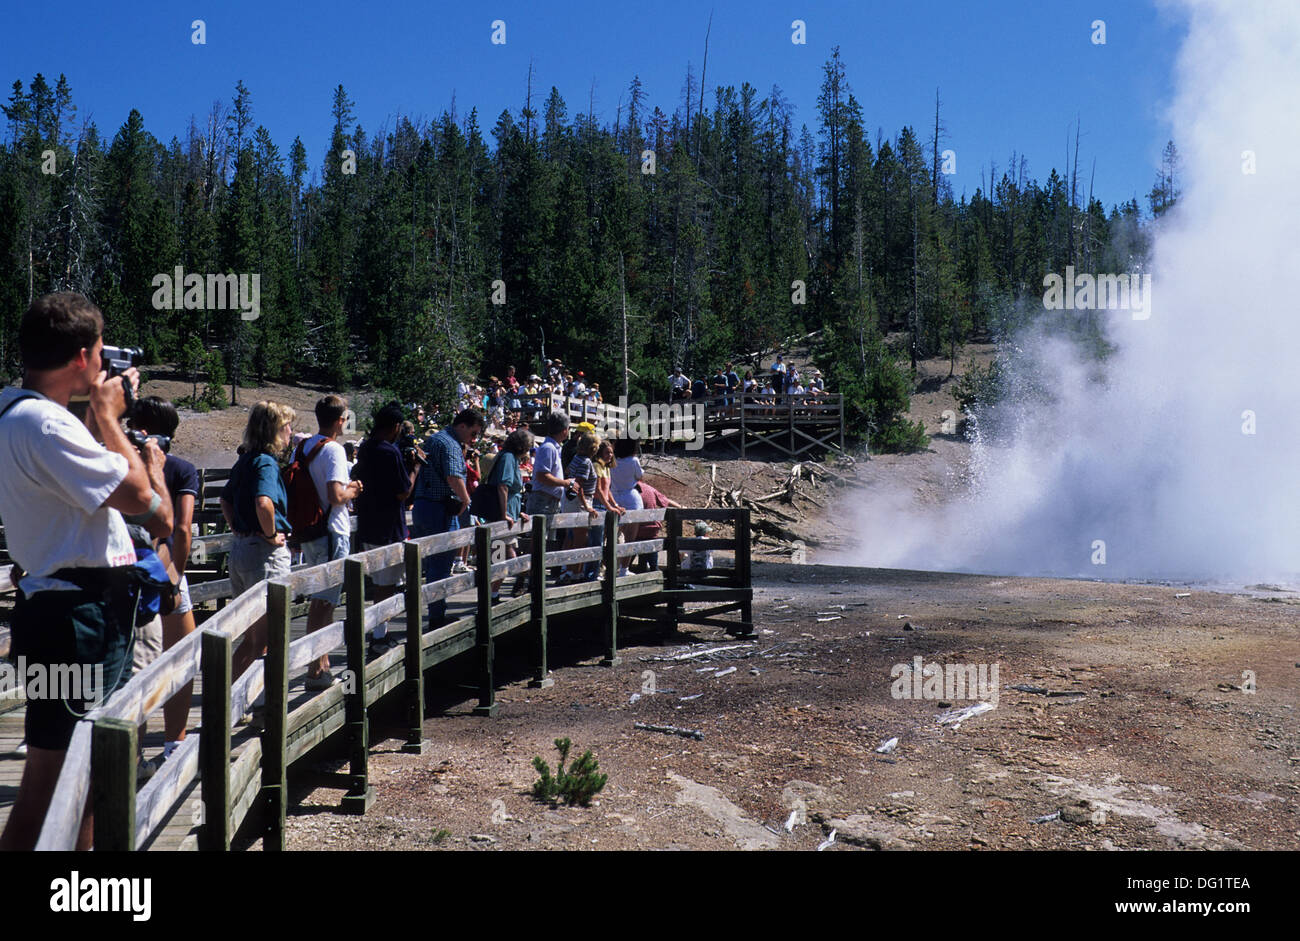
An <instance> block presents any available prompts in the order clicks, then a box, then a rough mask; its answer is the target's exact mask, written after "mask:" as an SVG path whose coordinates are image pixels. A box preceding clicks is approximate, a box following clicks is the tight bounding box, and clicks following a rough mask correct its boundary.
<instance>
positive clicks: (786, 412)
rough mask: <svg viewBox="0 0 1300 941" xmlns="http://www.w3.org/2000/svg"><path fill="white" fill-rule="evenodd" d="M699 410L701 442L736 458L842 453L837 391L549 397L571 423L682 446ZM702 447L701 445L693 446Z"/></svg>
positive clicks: (690, 437) (538, 412)
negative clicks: (625, 399)
mask: <svg viewBox="0 0 1300 941" xmlns="http://www.w3.org/2000/svg"><path fill="white" fill-rule="evenodd" d="M701 405H702V406H703V410H704V415H703V430H702V433H703V443H705V444H707V443H709V442H721V443H725V444H726V445H728V446H729V447H730V448H731V449H732V450H733V451H735V452H736V453H738V454H739V455H740V457H741V459H742V460H743V459H745V458H747V457H748V456H749V452H750V451H753V450H754V449H756V448H757V449H759V450H760V452H761V450H762V448H764V447H770V448H772V449H774V450H775V451H776V452H777V453H778V454H781V455H784V456H785V457H787V458H789V459H790V460H798V459H799V458H801V457H802V456H803V455H805V454H808V453H810V452H817V451H825V450H828V449H829V448H838V449H839V450H841V451H843V450H844V396H842V395H840V394H839V393H828V394H821V393H818V394H815V395H814V394H811V393H800V394H798V395H794V394H790V395H778V394H774V393H773V394H759V393H753V392H750V393H745V394H742V393H739V392H737V393H734V394H732V395H719V396H712V397H710V398H706V399H688V400H686V401H678V402H671V403H669V402H656V403H651V404H648V405H641V406H638V405H630V406H629V407H627V408H622V407H619V406H616V405H608V404H600V405H597V404H595V403H593V402H591V401H589V400H587V399H584V398H582V397H580V396H562V395H553V396H551V406H550V407H551V408H552V409H555V410H558V411H561V412H564V413H565V414H566V415H568V416H569V420H570V421H571V422H579V421H590V422H592V423H593V424H595V425H596V427H597V428H602V427H603V428H605V429H606V431H607V433H608V434H610V435H611V436H613V437H626V436H627V435H628V433H629V431H632V432H634V433H635V434H636V435H637V437H639V438H642V439H645V440H649V441H665V442H678V443H687V446H688V447H690V446H691V445H692V444H694V442H695V441H696V440H698V439H697V438H696V435H697V434H699V433H700V431H699V429H697V427H696V425H697V416H698V415H699V408H698V407H699V406H701ZM532 411H533V414H532V415H531V416H530V420H532V421H533V422H534V423H535V422H540V421H541V420H542V418H543V416H544V413H545V411H546V410H545V409H542V408H535V409H533V410H532ZM698 446H702V445H698Z"/></svg>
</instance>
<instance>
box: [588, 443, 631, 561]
mask: <svg viewBox="0 0 1300 941" xmlns="http://www.w3.org/2000/svg"><path fill="white" fill-rule="evenodd" d="M617 463H618V460H617V459H616V458H615V457H614V445H613V442H611V441H610V440H609V439H608V438H607V439H605V440H604V441H601V442H600V444H599V445H597V447H596V462H595V466H596V503H595V506H596V509H597V510H607V511H611V512H613V513H615V514H617V515H618V516H622V515H623V514H624V513H626V512H627V510H626V509H624V508H623V507H622V506H621V505H620V504H619V503H618V501H617V500H615V499H614V495H613V494H612V493H611V492H610V489H609V479H610V473H611V472H612V471H613V469H614V465H616V464H617ZM603 528H604V527H602V526H591V527H588V529H587V545H588V546H592V547H594V546H598V545H600V538H601V532H602V530H603ZM615 538H617V537H615ZM598 574H600V563H599V562H588V563H587V569H586V575H587V580H588V581H591V580H593V579H595V578H596V576H597V575H598ZM624 574H626V573H624Z"/></svg>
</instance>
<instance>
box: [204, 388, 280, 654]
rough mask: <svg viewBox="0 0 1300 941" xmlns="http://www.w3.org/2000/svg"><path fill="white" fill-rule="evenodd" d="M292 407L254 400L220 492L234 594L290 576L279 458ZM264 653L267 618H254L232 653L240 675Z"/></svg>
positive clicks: (240, 593) (237, 594)
mask: <svg viewBox="0 0 1300 941" xmlns="http://www.w3.org/2000/svg"><path fill="white" fill-rule="evenodd" d="M295 417H296V414H295V413H294V410H293V409H292V408H290V407H289V406H287V405H282V404H281V403H279V402H267V401H263V402H258V403H257V404H256V405H254V406H253V407H252V409H250V410H249V413H248V424H247V425H246V426H245V427H244V448H243V454H241V455H240V458H239V460H238V461H237V462H236V463H235V466H234V467H232V468H231V469H230V480H229V481H228V482H227V483H226V487H225V489H224V490H223V491H222V492H221V513H222V515H223V516H225V518H226V525H228V526H229V527H230V531H231V532H232V533H234V534H235V538H234V542H233V543H231V547H230V587H231V591H232V594H233V596H234V597H239V596H240V595H242V594H243V593H244V592H245V591H246V590H247V589H249V588H251V587H252V586H254V585H256V584H257V583H258V582H260V581H263V580H264V579H271V578H282V577H284V576H287V575H288V574H289V547H288V545H287V544H286V543H287V535H288V533H289V531H290V527H289V519H288V517H289V498H288V495H287V494H286V493H285V489H284V481H283V479H282V478H281V476H280V462H279V460H278V458H279V457H280V455H282V454H283V453H284V452H285V450H286V449H287V448H288V447H289V441H290V440H291V439H292V437H293V427H292V425H293V420H294V418H295ZM265 653H266V618H265V617H261V618H258V619H257V620H256V621H254V622H253V624H252V626H251V627H249V629H248V632H247V633H246V634H245V635H244V642H243V643H242V644H240V645H239V649H238V650H236V651H235V655H234V658H233V661H232V664H231V666H232V671H233V675H234V676H236V677H238V676H239V675H240V674H242V673H243V672H244V671H245V670H246V669H248V667H249V665H250V664H251V663H252V662H253V660H254V659H256V658H257V657H260V656H262V655H263V654H265Z"/></svg>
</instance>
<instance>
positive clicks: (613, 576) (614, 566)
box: [600, 510, 623, 667]
mask: <svg viewBox="0 0 1300 941" xmlns="http://www.w3.org/2000/svg"><path fill="white" fill-rule="evenodd" d="M603 554H604V556H605V559H604V561H605V579H604V581H602V582H601V585H600V602H601V604H600V607H601V613H602V614H603V616H604V620H605V656H604V658H603V659H602V660H601V661H600V665H601V666H603V667H616V666H618V665H619V664H620V663H622V662H623V658H622V657H620V656H619V655H618V514H617V513H614V512H612V511H610V510H606V511H605V542H604V546H603Z"/></svg>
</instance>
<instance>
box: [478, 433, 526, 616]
mask: <svg viewBox="0 0 1300 941" xmlns="http://www.w3.org/2000/svg"><path fill="white" fill-rule="evenodd" d="M532 447H533V435H532V432H530V431H528V429H526V428H520V429H519V430H517V431H512V432H510V434H509V435H507V436H506V443H505V446H504V447H502V449H501V453H500V454H498V455H497V457H496V460H495V461H493V462H492V469H491V470H490V471H488V475H487V480H485V481H484V482H483V483H482V484H481V486H483V487H491V488H492V489H493V490H495V491H496V492H495V494H493V495H492V499H490V500H488V501H487V502H488V504H489V505H491V506H492V507H494V508H495V511H496V512H495V513H494V514H493V515H492V516H491V517H490V518H485V519H484V522H487V523H495V522H497V521H498V520H505V521H506V523H507V524H508V525H509V527H510V529H512V530H513V529H515V528H516V524H518V525H519V526H522V525H524V524H525V523H527V522H528V518H529V517H528V514H527V513H525V512H524V511H523V495H524V477H523V474H522V473H521V472H520V470H519V464H520V462H521V461H522V460H523V459H524V457H525V456H526V455H527V454H528V452H529V451H530V450H531V449H532ZM504 545H505V557H506V558H507V559H513V558H515V557H516V556H518V555H519V536H518V535H517V530H516V534H514V535H511V536H508V537H507V538H506V540H505V544H504ZM503 581H505V576H502V577H501V578H498V579H497V580H496V581H494V582H493V583H492V600H493V602H496V601H499V600H500V598H499V597H498V594H499V592H500V591H501V583H502V582H503ZM523 585H524V581H523V579H522V578H516V579H515V588H514V592H513V594H515V595H518V594H520V593H521V592H522V591H523Z"/></svg>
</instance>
